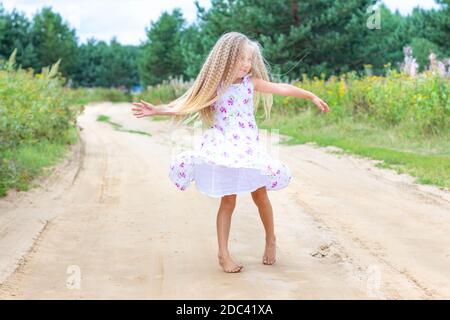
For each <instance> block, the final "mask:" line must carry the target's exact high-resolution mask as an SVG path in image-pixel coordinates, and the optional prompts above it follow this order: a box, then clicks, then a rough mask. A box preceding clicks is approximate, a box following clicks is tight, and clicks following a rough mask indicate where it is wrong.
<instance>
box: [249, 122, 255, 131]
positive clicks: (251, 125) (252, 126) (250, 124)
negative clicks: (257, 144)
mask: <svg viewBox="0 0 450 320" xmlns="http://www.w3.org/2000/svg"><path fill="white" fill-rule="evenodd" d="M248 126H249V127H250V128H252V129H254V128H255V126H254V125H253V123H252V122H250V121H249V122H248Z"/></svg>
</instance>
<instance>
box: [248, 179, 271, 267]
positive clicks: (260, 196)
mask: <svg viewBox="0 0 450 320" xmlns="http://www.w3.org/2000/svg"><path fill="white" fill-rule="evenodd" d="M251 194H252V198H253V201H254V202H255V204H256V206H257V207H258V211H259V215H260V217H261V221H262V223H263V225H264V229H265V231H266V248H265V250H264V255H263V263H264V264H274V263H275V261H276V257H275V256H276V253H275V249H276V242H275V240H276V239H275V228H274V224H273V210H272V204H271V203H270V200H269V196H268V195H267V190H266V187H261V188H259V189H257V190H255V191H253V192H252V193H251Z"/></svg>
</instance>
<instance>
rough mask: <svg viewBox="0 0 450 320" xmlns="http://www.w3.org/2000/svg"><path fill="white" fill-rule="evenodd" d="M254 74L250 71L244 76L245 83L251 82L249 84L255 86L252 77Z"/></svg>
mask: <svg viewBox="0 0 450 320" xmlns="http://www.w3.org/2000/svg"><path fill="white" fill-rule="evenodd" d="M252 76H253V75H252V74H251V73H248V74H247V75H245V76H244V81H243V82H244V83H245V84H249V85H251V86H253V79H252Z"/></svg>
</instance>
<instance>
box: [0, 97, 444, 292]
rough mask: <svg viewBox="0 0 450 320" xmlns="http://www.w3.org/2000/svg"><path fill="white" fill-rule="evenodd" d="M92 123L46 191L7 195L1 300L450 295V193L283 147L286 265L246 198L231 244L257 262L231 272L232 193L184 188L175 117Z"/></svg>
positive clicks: (316, 151)
mask: <svg viewBox="0 0 450 320" xmlns="http://www.w3.org/2000/svg"><path fill="white" fill-rule="evenodd" d="M100 114H104V115H108V116H110V117H111V120H112V121H114V122H117V123H120V124H122V125H123V128H125V129H130V130H142V131H145V132H148V133H150V134H151V135H152V136H146V135H139V134H135V133H129V132H122V131H117V130H115V129H114V128H113V127H112V126H111V125H110V124H108V123H104V122H98V121H96V119H97V116H98V115H100ZM79 125H80V127H82V128H83V130H81V132H80V135H81V143H80V144H78V145H76V146H74V147H73V148H72V151H71V152H70V154H68V156H67V158H66V160H65V162H64V163H62V164H60V165H58V166H57V167H56V169H55V171H54V173H53V174H52V175H51V176H50V177H49V178H47V179H42V181H40V182H39V183H41V184H42V186H41V187H38V188H34V189H32V190H30V191H29V192H21V193H14V192H12V193H10V194H9V195H8V197H6V198H4V199H1V200H0V283H1V285H0V299H185V298H187V299H410V298H414V299H449V298H450V194H449V192H448V191H446V190H440V189H438V188H435V187H426V186H421V185H418V184H415V183H414V182H413V179H412V178H410V177H408V176H405V175H397V174H395V173H393V172H392V171H390V170H384V169H378V168H376V167H375V166H374V163H375V162H373V161H369V160H366V159H362V158H358V157H353V156H347V155H342V154H338V153H336V152H335V151H336V150H335V148H317V147H315V146H314V145H311V144H306V145H297V146H284V145H281V146H279V149H278V152H279V153H278V155H279V157H280V159H281V160H282V161H284V162H285V163H286V164H287V165H288V166H289V167H290V168H291V170H292V173H293V176H294V177H293V179H292V180H291V184H290V185H289V187H287V188H286V189H283V190H280V191H271V192H269V197H270V199H271V201H272V206H273V208H274V214H275V227H276V233H277V239H278V243H277V250H278V261H277V263H276V264H275V265H273V266H266V265H263V264H262V263H261V257H262V253H263V249H264V233H263V227H262V223H261V221H260V220H259V216H258V213H257V209H256V206H255V205H254V204H253V201H252V199H251V196H250V194H249V193H248V194H241V195H239V196H238V198H237V207H236V210H235V213H234V216H233V222H232V229H231V236H230V248H231V252H232V254H233V255H234V256H235V257H236V258H237V260H238V261H239V262H241V263H243V264H244V266H245V269H244V270H243V272H241V273H238V274H226V273H224V272H222V271H221V269H220V267H219V265H218V263H217V241H216V226H215V218H216V213H217V208H218V204H219V199H215V198H210V197H208V196H206V195H203V194H201V193H199V192H198V191H197V190H196V187H195V184H192V185H191V186H190V187H189V188H188V189H187V190H186V191H184V192H182V191H179V190H177V189H176V188H175V186H173V185H172V184H171V182H170V180H169V179H168V176H167V175H168V163H169V159H170V155H171V152H172V151H171V150H173V146H171V143H170V137H171V127H170V126H169V125H168V123H167V122H165V121H149V120H148V119H136V118H135V117H134V116H133V115H132V113H131V105H129V104H109V103H100V104H93V105H89V106H87V107H86V110H85V112H84V114H83V115H81V116H80V117H79ZM261 135H262V138H263V139H262V141H271V140H270V139H268V137H267V132H266V131H263V130H261Z"/></svg>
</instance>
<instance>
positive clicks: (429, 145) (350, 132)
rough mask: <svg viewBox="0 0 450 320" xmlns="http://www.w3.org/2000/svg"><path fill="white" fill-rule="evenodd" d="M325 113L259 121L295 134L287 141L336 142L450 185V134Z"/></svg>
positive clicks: (426, 181) (395, 167) (387, 164)
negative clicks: (329, 117)
mask: <svg viewBox="0 0 450 320" xmlns="http://www.w3.org/2000/svg"><path fill="white" fill-rule="evenodd" d="M324 117H326V115H324V114H316V112H313V111H305V112H303V113H301V114H298V115H295V116H292V117H283V116H280V115H277V114H273V116H272V117H271V119H269V120H267V121H260V123H259V124H258V125H259V127H260V128H264V129H268V130H270V129H278V130H279V133H280V134H284V135H288V136H290V137H292V138H291V139H290V140H288V141H286V142H284V143H285V144H300V143H306V142H314V143H316V144H317V145H319V146H330V145H332V146H336V147H339V148H341V149H343V150H344V153H349V154H357V155H360V156H364V157H368V158H371V159H375V160H382V161H383V162H382V163H380V164H377V166H378V167H384V168H390V169H393V170H395V171H396V172H399V173H407V174H409V175H411V176H413V177H416V178H417V182H418V183H422V184H433V185H436V186H439V187H444V188H450V134H449V133H448V132H447V133H442V134H440V135H439V136H434V137H429V136H428V137H425V138H420V137H417V136H411V133H410V132H408V130H407V129H405V128H404V127H398V128H389V129H386V128H382V127H377V126H375V125H373V124H370V123H366V122H362V121H358V122H355V120H354V119H352V118H347V119H342V120H340V121H336V122H332V123H326V121H324V120H323V119H324Z"/></svg>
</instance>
